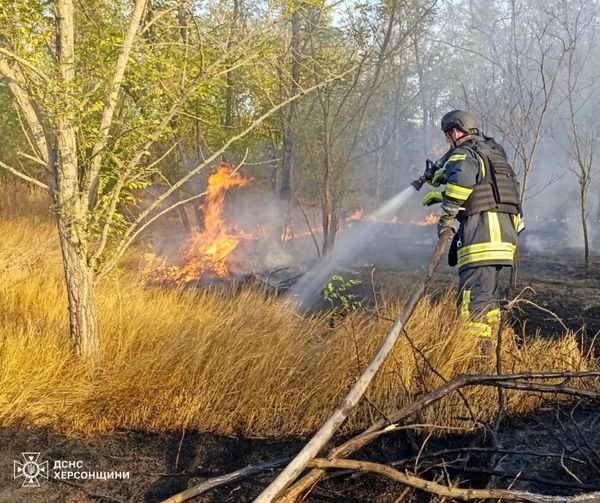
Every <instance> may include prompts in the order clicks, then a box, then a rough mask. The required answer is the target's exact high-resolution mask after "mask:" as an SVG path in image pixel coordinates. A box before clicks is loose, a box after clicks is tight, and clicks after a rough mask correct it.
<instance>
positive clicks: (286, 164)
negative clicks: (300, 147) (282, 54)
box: [279, 9, 300, 203]
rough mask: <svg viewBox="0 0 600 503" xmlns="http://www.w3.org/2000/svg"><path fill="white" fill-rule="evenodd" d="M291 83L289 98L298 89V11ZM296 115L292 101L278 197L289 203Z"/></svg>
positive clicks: (284, 139)
mask: <svg viewBox="0 0 600 503" xmlns="http://www.w3.org/2000/svg"><path fill="white" fill-rule="evenodd" d="M291 46H292V47H291V52H292V83H291V86H290V96H296V95H297V94H298V92H299V89H300V84H299V81H300V11H299V10H298V9H296V10H295V11H294V13H293V14H292V42H291ZM296 115H297V103H296V101H292V102H291V103H290V105H289V113H288V120H287V125H286V127H285V130H284V133H283V135H284V136H283V156H282V162H281V187H280V190H279V197H280V198H281V200H283V201H287V202H288V203H289V201H290V198H291V194H292V171H293V157H292V155H293V148H294V127H295V124H294V121H295V118H296Z"/></svg>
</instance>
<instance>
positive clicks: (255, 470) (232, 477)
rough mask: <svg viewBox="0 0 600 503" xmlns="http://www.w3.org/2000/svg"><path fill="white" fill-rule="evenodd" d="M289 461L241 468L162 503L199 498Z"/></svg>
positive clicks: (278, 460) (270, 462)
mask: <svg viewBox="0 0 600 503" xmlns="http://www.w3.org/2000/svg"><path fill="white" fill-rule="evenodd" d="M290 459H291V458H282V459H276V460H274V461H268V462H266V463H261V464H259V465H253V466H247V467H246V468H241V469H239V470H236V471H234V472H231V473H227V474H225V475H220V476H218V477H214V478H211V479H208V480H205V481H204V482H202V483H201V484H198V485H197V486H194V487H191V488H189V489H186V490H185V491H182V492H180V493H177V494H175V495H174V496H171V497H170V498H168V499H166V500H164V501H163V502H162V503H181V502H182V501H187V500H189V499H191V498H194V497H196V496H199V495H200V494H204V493H205V492H207V491H210V490H211V489H214V488H215V487H219V486H223V485H225V484H229V483H231V482H235V481H236V480H240V479H243V478H246V477H250V476H251V475H257V474H259V473H263V472H266V471H269V470H274V469H276V468H279V467H281V466H284V465H285V464H286V463H288V462H289V461H290Z"/></svg>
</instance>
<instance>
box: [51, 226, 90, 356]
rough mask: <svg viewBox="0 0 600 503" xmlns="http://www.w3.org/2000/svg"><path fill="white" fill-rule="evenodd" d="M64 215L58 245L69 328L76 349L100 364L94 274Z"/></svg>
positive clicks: (81, 354) (79, 353) (78, 352)
mask: <svg viewBox="0 0 600 503" xmlns="http://www.w3.org/2000/svg"><path fill="white" fill-rule="evenodd" d="M69 227H70V225H69V223H68V222H67V221H66V218H65V217H64V216H59V217H58V228H59V234H60V247H61V251H62V256H63V267H64V272H65V281H66V284H67V295H68V300H69V327H70V334H71V339H72V342H73V346H74V348H75V352H76V353H77V354H78V355H79V356H81V357H83V358H85V359H86V360H88V361H90V362H91V363H92V365H94V366H97V364H98V363H99V352H100V333H99V330H98V318H97V312H96V296H95V293H94V288H95V284H94V273H93V271H92V268H91V267H90V266H89V265H88V263H87V260H86V258H85V257H84V256H83V254H82V253H81V245H80V243H78V242H77V241H76V240H74V239H73V238H72V235H70V233H71V232H72V229H70V228H69Z"/></svg>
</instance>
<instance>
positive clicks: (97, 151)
mask: <svg viewBox="0 0 600 503" xmlns="http://www.w3.org/2000/svg"><path fill="white" fill-rule="evenodd" d="M145 7H146V0H136V2H135V7H134V9H133V14H132V15H131V21H130V22H129V28H128V29H127V34H126V35H125V39H124V40H123V47H122V48H121V52H120V53H119V57H118V58H117V64H116V67H115V73H114V75H113V78H112V82H111V84H110V92H109V94H108V97H107V99H106V102H105V103H104V110H103V111H102V119H101V120H100V130H99V135H100V137H99V138H98V141H97V142H96V144H95V145H94V148H93V149H92V158H91V161H90V167H89V173H88V174H87V177H86V180H85V181H84V184H83V187H84V190H86V191H87V192H88V208H90V209H91V208H93V207H94V204H95V200H96V192H97V187H98V180H99V175H100V167H101V165H102V155H101V153H102V151H103V150H104V149H105V148H106V144H107V142H108V133H109V131H110V126H111V124H112V119H113V115H114V112H115V108H116V105H117V99H118V97H119V91H120V89H121V83H122V82H123V77H124V75H125V69H126V68H127V61H128V60H129V54H130V52H131V49H132V48H133V42H134V39H135V36H136V33H137V31H138V28H139V25H140V22H141V19H142V15H143V14H144V8H145Z"/></svg>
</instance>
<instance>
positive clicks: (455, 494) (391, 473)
mask: <svg viewBox="0 0 600 503" xmlns="http://www.w3.org/2000/svg"><path fill="white" fill-rule="evenodd" d="M310 465H311V466H314V467H315V468H320V469H331V468H336V469H343V470H358V471H366V472H372V473H377V474H378V475H383V476H384V477H387V478H390V479H392V480H395V481H397V482H400V483H402V484H405V485H407V486H410V487H414V488H415V489H420V490H422V491H425V492H428V493H431V494H435V495H437V496H443V497H446V498H458V499H461V500H467V501H468V500H474V499H486V498H495V499H500V498H501V499H505V500H509V501H530V502H532V503H576V502H586V501H589V502H592V501H597V500H595V499H594V498H600V493H592V494H582V495H580V496H547V495H545V494H535V493H529V492H524V491H512V490H509V489H462V488H459V487H448V486H445V485H442V484H438V483H437V482H433V481H430V480H426V479H423V478H421V477H416V476H414V475H409V474H407V473H402V472H400V471H398V470H396V469H394V468H391V467H389V466H386V465H382V464H379V463H372V462H370V461H356V460H351V459H323V458H317V459H314V460H313V461H311V463H310Z"/></svg>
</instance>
